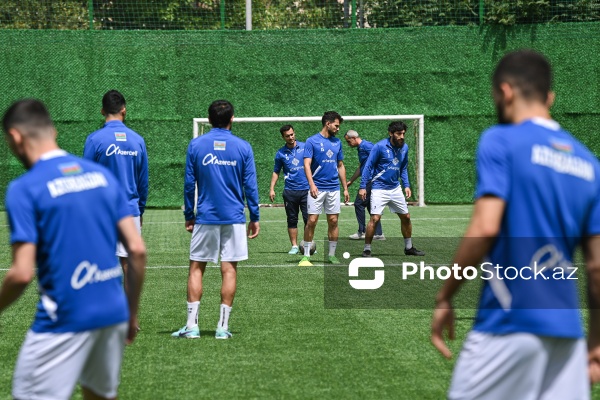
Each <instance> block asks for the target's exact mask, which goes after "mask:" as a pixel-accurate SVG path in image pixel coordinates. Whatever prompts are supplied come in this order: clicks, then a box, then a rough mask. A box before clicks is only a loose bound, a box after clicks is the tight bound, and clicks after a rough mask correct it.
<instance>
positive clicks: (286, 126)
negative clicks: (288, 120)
mask: <svg viewBox="0 0 600 400" xmlns="http://www.w3.org/2000/svg"><path fill="white" fill-rule="evenodd" d="M290 129H294V127H293V126H291V125H284V126H282V127H281V128H279V132H280V133H281V136H283V134H284V133H286V132H287V131H289V130H290Z"/></svg>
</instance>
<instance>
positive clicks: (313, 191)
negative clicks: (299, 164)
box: [304, 158, 319, 199]
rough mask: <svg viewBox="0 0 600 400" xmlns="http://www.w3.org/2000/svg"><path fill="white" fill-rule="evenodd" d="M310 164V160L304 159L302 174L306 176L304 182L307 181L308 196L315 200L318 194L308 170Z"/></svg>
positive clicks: (310, 172)
mask: <svg viewBox="0 0 600 400" xmlns="http://www.w3.org/2000/svg"><path fill="white" fill-rule="evenodd" d="M311 164H312V158H305V159H304V173H305V174H306V180H307V181H308V186H309V187H310V195H311V196H312V197H313V198H314V199H316V198H317V195H318V194H319V189H317V186H316V185H315V181H314V180H313V176H312V171H311V170H310V166H311Z"/></svg>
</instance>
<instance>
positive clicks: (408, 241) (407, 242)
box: [404, 238, 412, 249]
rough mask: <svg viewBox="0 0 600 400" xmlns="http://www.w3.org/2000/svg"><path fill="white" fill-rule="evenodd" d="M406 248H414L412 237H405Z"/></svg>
mask: <svg viewBox="0 0 600 400" xmlns="http://www.w3.org/2000/svg"><path fill="white" fill-rule="evenodd" d="M404 248H405V249H412V239H411V238H408V239H407V238H404Z"/></svg>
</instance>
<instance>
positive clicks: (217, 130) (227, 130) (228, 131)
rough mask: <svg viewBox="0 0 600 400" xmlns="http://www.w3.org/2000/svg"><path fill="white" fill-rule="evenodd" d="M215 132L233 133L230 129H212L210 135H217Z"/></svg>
mask: <svg viewBox="0 0 600 400" xmlns="http://www.w3.org/2000/svg"><path fill="white" fill-rule="evenodd" d="M215 132H224V133H231V131H230V130H229V129H225V128H212V129H211V130H210V131H208V133H215Z"/></svg>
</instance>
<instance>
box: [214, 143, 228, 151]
mask: <svg viewBox="0 0 600 400" xmlns="http://www.w3.org/2000/svg"><path fill="white" fill-rule="evenodd" d="M225 147H227V142H219V141H218V140H215V141H213V148H214V149H215V150H221V151H222V150H225Z"/></svg>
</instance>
